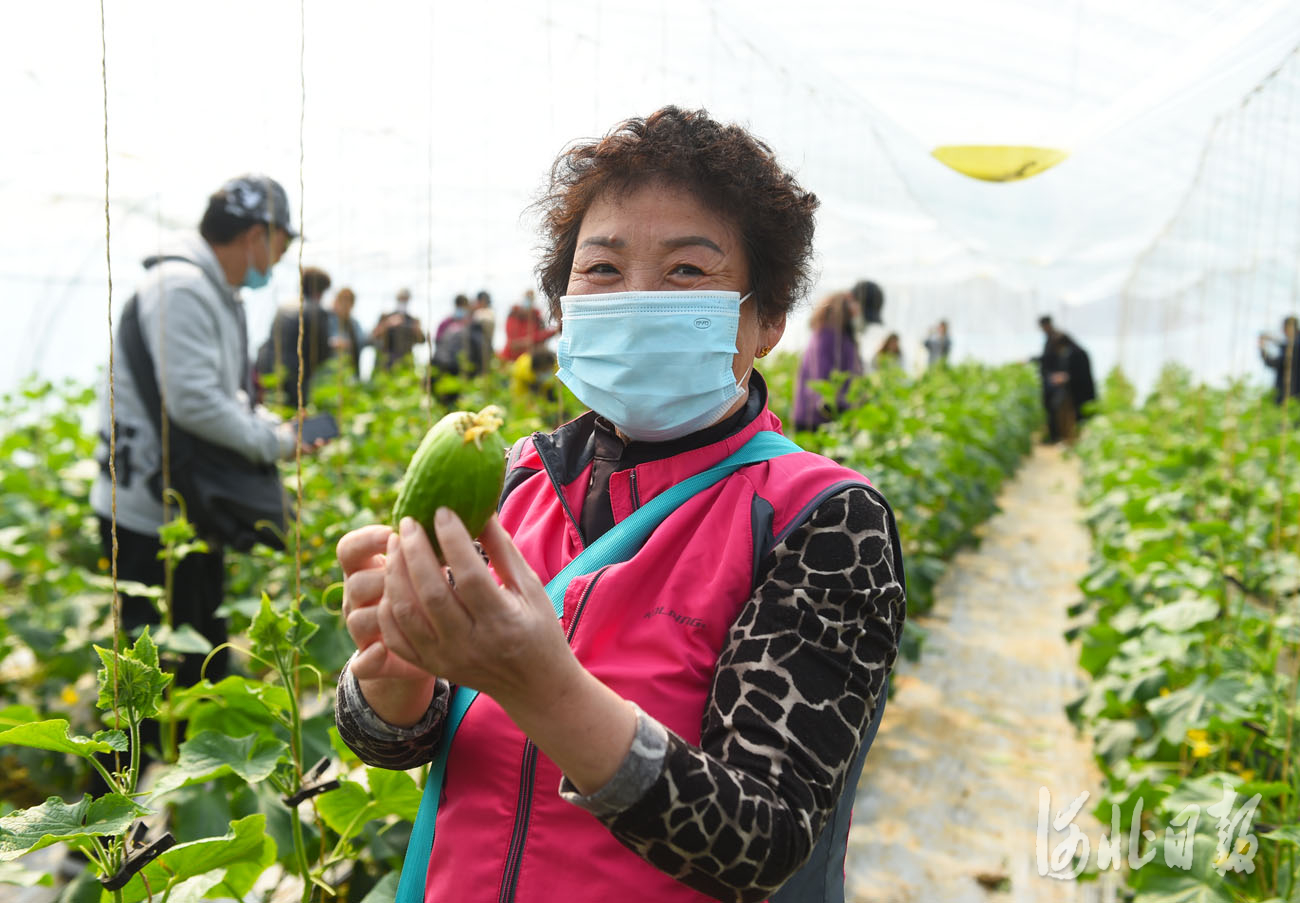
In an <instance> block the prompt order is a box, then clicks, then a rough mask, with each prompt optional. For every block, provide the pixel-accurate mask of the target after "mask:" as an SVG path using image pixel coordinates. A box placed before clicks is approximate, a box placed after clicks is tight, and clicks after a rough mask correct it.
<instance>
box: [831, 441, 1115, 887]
mask: <svg viewBox="0 0 1300 903" xmlns="http://www.w3.org/2000/svg"><path fill="white" fill-rule="evenodd" d="M1078 481H1079V475H1078V464H1077V461H1075V460H1074V459H1072V458H1068V457H1065V456H1063V455H1062V454H1061V452H1060V451H1059V450H1058V449H1057V448H1055V447H1042V446H1039V447H1037V448H1036V450H1035V452H1034V453H1033V455H1032V456H1030V458H1028V459H1027V460H1026V462H1025V464H1024V466H1023V467H1022V468H1021V470H1020V472H1019V473H1018V474H1017V475H1016V476H1015V477H1014V478H1013V479H1012V480H1010V481H1009V482H1008V483H1007V485H1006V486H1005V487H1004V489H1003V492H1002V495H1001V497H1000V499H999V505H1000V507H1001V511H1000V513H998V514H997V515H995V516H994V517H993V518H992V519H991V520H990V521H989V522H988V523H987V524H985V525H984V527H983V528H982V531H981V533H982V536H983V540H982V542H981V544H980V546H979V547H978V548H976V549H971V550H967V551H964V552H962V553H961V554H959V555H958V556H957V558H956V559H955V560H954V562H953V564H952V566H951V567H950V568H949V570H948V573H947V574H946V575H945V576H944V578H943V579H942V581H941V582H940V584H939V586H938V588H937V593H936V605H935V608H934V611H933V612H932V613H931V614H930V615H929V616H927V617H925V618H918V619H917V622H918V623H919V624H920V625H921V626H922V627H923V628H924V629H925V630H926V632H927V637H926V641H925V646H924V650H923V654H922V658H921V660H920V661H916V662H904V663H902V664H901V665H900V666H899V667H898V668H897V669H896V671H895V674H894V688H895V691H896V692H895V693H894V696H893V698H892V699H891V700H890V701H889V704H888V708H886V710H885V718H884V722H883V723H882V725H881V729H880V733H879V735H878V736H877V737H876V741H875V745H874V746H873V748H872V750H871V753H870V755H869V756H868V758H867V765H866V771H865V773H864V774H863V777H862V782H861V784H860V785H859V788H858V796H857V803H856V805H855V807H854V827H853V829H852V834H851V836H850V847H849V860H848V886H847V898H848V899H849V900H852V901H856V903H868V901H870V903H912V901H917V903H920V901H926V903H930V901H939V900H942V901H944V903H966V901H980V903H985V901H995V903H1000V901H1017V903H1019V901H1026V903H1048V901H1052V903H1056V901H1070V900H1077V901H1084V900H1093V899H1097V898H1098V896H1099V893H1100V891H1099V889H1098V887H1097V885H1096V884H1076V883H1075V882H1072V881H1060V880H1056V879H1053V878H1047V877H1041V876H1040V874H1039V869H1038V863H1037V856H1036V849H1035V840H1036V835H1037V828H1038V811H1039V788H1040V787H1046V788H1047V789H1048V791H1049V792H1050V794H1051V803H1050V806H1051V814H1052V817H1055V816H1056V814H1057V813H1058V812H1059V811H1060V810H1061V809H1062V808H1064V807H1065V806H1067V805H1068V804H1069V803H1070V802H1072V801H1073V800H1074V799H1075V798H1076V797H1077V796H1078V795H1079V794H1080V793H1081V792H1082V791H1085V790H1087V791H1088V792H1089V793H1090V794H1091V796H1090V801H1089V802H1088V803H1087V804H1086V805H1085V806H1084V807H1083V808H1084V813H1085V815H1084V816H1080V817H1079V818H1077V819H1075V823H1076V824H1077V825H1079V827H1080V829H1081V830H1082V831H1083V832H1084V833H1085V835H1087V836H1088V837H1093V838H1095V837H1096V836H1097V832H1096V830H1095V827H1094V826H1093V824H1092V823H1091V822H1090V821H1088V820H1087V817H1086V814H1087V813H1088V812H1090V810H1091V809H1092V808H1093V805H1094V802H1095V800H1096V798H1097V794H1096V791H1097V786H1098V781H1099V775H1098V772H1097V771H1096V769H1095V767H1094V765H1093V760H1092V755H1091V752H1090V749H1089V746H1088V744H1087V742H1086V741H1085V740H1084V739H1083V738H1080V737H1078V736H1076V733H1075V730H1074V728H1073V726H1072V725H1071V724H1070V723H1069V721H1068V720H1067V718H1066V716H1065V713H1064V710H1063V709H1064V706H1065V704H1066V703H1067V702H1068V701H1070V700H1071V699H1074V698H1075V697H1076V696H1078V695H1079V693H1080V691H1081V689H1082V686H1083V683H1082V679H1083V676H1084V675H1083V672H1081V671H1080V670H1079V669H1078V667H1077V665H1076V663H1077V661H1078V653H1077V650H1076V649H1073V648H1071V646H1070V644H1068V643H1067V642H1066V640H1065V639H1064V636H1063V634H1064V631H1065V630H1066V628H1067V626H1068V617H1067V614H1066V608H1067V607H1068V606H1069V605H1070V604H1071V603H1072V602H1073V601H1075V600H1076V599H1077V598H1078V588H1077V583H1078V580H1079V578H1080V577H1081V576H1082V574H1083V573H1084V571H1085V570H1086V568H1087V566H1088V555H1089V548H1090V545H1089V537H1088V533H1087V531H1086V529H1085V528H1084V527H1083V526H1082V525H1081V523H1080V511H1079V508H1078V506H1077V504H1076V502H1075V498H1076V494H1077V489H1078ZM1061 839H1062V835H1060V834H1056V833H1052V834H1051V835H1050V836H1049V846H1048V850H1049V854H1050V851H1051V849H1052V848H1053V847H1055V846H1056V845H1057V844H1059V843H1060V841H1061Z"/></svg>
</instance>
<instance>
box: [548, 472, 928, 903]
mask: <svg viewBox="0 0 1300 903" xmlns="http://www.w3.org/2000/svg"><path fill="white" fill-rule="evenodd" d="M905 611H906V601H905V592H904V583H903V570H902V559H901V555H900V552H899V549H898V533H897V528H896V526H895V524H894V516H893V513H892V512H891V511H890V509H889V506H888V504H887V503H886V502H885V500H884V498H883V497H881V496H880V494H879V493H877V492H876V491H875V490H874V489H870V488H867V487H854V488H851V489H847V490H845V491H843V492H841V493H839V494H837V495H834V496H832V497H831V498H829V499H828V500H826V501H825V502H823V503H822V504H821V505H820V506H818V508H817V509H816V510H815V511H814V512H813V514H812V516H811V517H810V518H809V519H808V520H807V521H806V522H805V523H804V524H803V525H802V526H800V527H798V528H797V529H795V530H794V531H793V532H792V533H790V534H789V536H788V537H786V539H785V540H784V541H783V542H781V543H780V544H779V545H778V546H777V547H776V548H775V549H774V550H773V551H772V553H771V554H770V555H769V556H768V558H767V559H766V560H765V561H764V562H763V566H762V572H761V574H760V579H759V583H758V586H757V589H756V590H755V593H754V595H753V597H752V598H751V599H750V600H749V602H748V603H747V604H746V606H745V608H744V609H743V611H742V612H741V614H740V617H739V618H738V619H737V621H736V623H735V624H734V625H733V626H732V629H731V634H730V637H729V639H728V642H727V645H726V647H725V648H724V649H723V651H722V655H721V657H720V658H719V660H718V667H717V671H716V673H715V675H714V681H713V689H712V693H711V698H710V701H709V705H708V708H707V710H706V712H705V716H704V723H703V735H702V738H701V742H700V746H699V747H693V746H691V745H690V744H688V743H687V742H686V741H684V740H682V739H681V738H680V737H678V736H676V735H674V734H672V733H671V732H667V731H666V730H664V733H666V734H667V737H668V743H667V749H666V751H665V752H664V753H663V759H662V766H661V767H660V769H659V770H658V772H657V777H656V778H655V779H654V781H653V782H652V783H650V784H649V786H648V789H646V790H645V792H644V793H642V794H641V795H640V797H639V798H638V799H636V801H635V802H633V803H632V804H631V805H629V806H627V807H626V808H623V809H622V810H621V811H618V812H612V813H611V812H605V811H600V810H597V809H595V808H594V807H593V814H596V815H597V817H599V818H600V819H601V820H602V822H604V824H605V825H606V826H607V827H608V828H609V830H610V831H611V832H612V833H613V835H614V836H615V837H616V838H617V839H618V840H619V842H620V843H622V844H623V845H624V846H626V847H628V848H629V849H631V850H632V851H634V852H635V853H637V854H638V855H639V856H641V857H642V858H643V859H645V860H646V861H648V862H650V863H651V864H652V865H654V866H655V867H657V868H659V869H660V870H662V871H664V872H667V873H668V874H669V875H672V876H673V877H674V878H676V879H677V880H679V881H681V882H682V883H684V884H686V885H689V886H690V887H693V888H695V889H696V890H700V891H703V892H704V893H707V894H710V895H712V896H714V897H716V898H717V899H719V900H736V901H756V900H763V899H766V898H767V897H768V896H769V895H770V894H771V893H772V892H773V891H774V890H776V889H777V888H779V887H780V886H781V884H783V883H784V882H785V881H786V879H788V878H789V877H790V876H791V875H792V874H794V872H795V871H797V870H798V868H799V867H800V866H801V865H802V864H803V862H804V861H805V860H806V859H807V857H808V856H809V854H810V853H811V851H812V848H813V844H814V842H815V839H816V838H817V836H818V834H819V833H820V831H821V829H822V826H823V825H824V824H825V822H826V820H827V818H828V817H829V816H830V814H831V812H832V811H833V809H834V807H835V804H836V802H837V800H838V799H839V796H840V793H841V791H842V790H843V787H844V782H845V779H846V775H847V773H848V771H849V769H850V767H851V765H852V763H853V761H854V758H855V756H856V754H857V751H858V747H859V743H860V741H861V738H862V736H863V733H864V732H865V731H866V729H867V726H868V725H869V724H870V723H871V720H872V717H873V716H874V714H875V711H876V709H877V707H878V706H879V705H880V704H881V703H882V702H883V700H882V698H881V695H882V693H883V692H884V686H885V679H886V677H887V676H888V674H889V672H890V669H891V668H892V667H893V664H894V660H895V658H896V656H897V653H898V645H899V640H900V637H901V635H902V629H903V619H904V616H905ZM567 789H572V788H567Z"/></svg>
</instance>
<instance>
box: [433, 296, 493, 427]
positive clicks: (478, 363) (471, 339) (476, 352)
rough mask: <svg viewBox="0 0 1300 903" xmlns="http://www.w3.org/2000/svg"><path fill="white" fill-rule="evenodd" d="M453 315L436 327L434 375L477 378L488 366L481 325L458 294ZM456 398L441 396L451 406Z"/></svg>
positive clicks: (489, 348) (466, 300)
mask: <svg viewBox="0 0 1300 903" xmlns="http://www.w3.org/2000/svg"><path fill="white" fill-rule="evenodd" d="M454 303H455V306H454V307H453V309H452V315H451V316H450V317H448V318H447V319H445V320H443V321H442V322H441V323H439V324H438V334H437V338H436V339H435V340H434V345H433V360H432V361H431V364H432V367H433V369H434V370H436V371H437V373H435V374H434V380H435V381H436V380H437V374H447V375H450V376H465V377H472V376H478V375H479V374H480V373H482V372H483V371H484V370H485V369H486V368H487V366H488V361H489V360H490V359H491V357H492V345H491V343H490V342H489V340H488V337H487V330H486V329H485V327H484V325H483V322H482V320H481V319H479V318H478V317H475V316H474V315H473V313H472V306H471V305H470V301H469V298H467V297H466V296H465V295H457V296H456V300H455V302H454ZM455 398H456V396H454V395H444V396H440V400H441V401H443V403H444V404H451V403H452V402H454V401H455Z"/></svg>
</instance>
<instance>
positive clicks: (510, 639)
mask: <svg viewBox="0 0 1300 903" xmlns="http://www.w3.org/2000/svg"><path fill="white" fill-rule="evenodd" d="M399 527H400V534H399V535H394V536H393V537H392V538H390V540H389V543H388V555H387V566H386V572H385V575H384V595H383V598H382V600H381V601H380V603H379V626H380V630H381V632H382V635H383V640H384V643H385V645H387V647H388V648H389V649H390V650H391V651H392V652H393V653H395V654H396V655H398V656H400V657H401V658H403V659H405V660H406V661H408V662H411V663H412V664H414V665H416V666H418V667H419V668H421V669H423V670H425V671H427V672H428V673H430V674H435V675H438V676H439V677H443V678H446V679H447V680H449V681H451V682H452V683H454V684H458V685H461V686H467V687H472V688H473V689H476V690H479V691H480V692H483V693H486V694H488V695H489V696H491V697H493V698H494V699H496V700H497V701H498V702H499V703H501V704H502V705H507V706H508V705H509V704H510V703H512V702H513V703H523V704H525V705H526V704H527V700H528V699H529V697H530V696H532V695H534V694H536V693H538V692H547V690H546V689H544V688H545V687H547V686H548V685H549V688H550V689H553V688H554V687H555V682H556V681H557V680H558V681H559V682H560V683H561V684H562V683H563V682H564V680H565V678H566V676H571V675H572V669H573V668H575V667H578V664H577V660H576V659H575V658H574V657H573V654H572V652H571V650H570V649H569V644H568V642H567V641H566V639H565V637H564V632H563V630H562V629H561V627H560V622H559V620H558V619H557V618H556V617H555V612H554V610H553V609H552V608H551V602H550V599H549V597H548V596H547V595H546V589H545V587H543V585H542V582H541V580H540V579H539V578H538V576H537V574H536V573H535V572H534V571H533V569H532V568H531V567H529V565H528V562H527V561H525V560H524V557H523V555H522V554H521V553H520V552H519V550H518V549H517V548H516V547H515V544H514V542H513V541H512V540H511V538H510V535H509V534H508V533H507V532H506V531H505V528H503V527H502V526H501V523H500V522H499V521H498V520H497V518H496V516H495V515H494V516H493V517H492V518H490V519H489V520H488V523H487V526H486V527H485V528H484V529H483V533H482V535H481V536H480V541H481V542H482V544H483V549H484V551H486V552H487V555H488V558H489V560H491V562H492V566H493V568H495V570H496V573H497V576H498V577H499V578H500V580H501V583H500V584H498V583H497V581H496V580H495V579H493V576H492V572H491V571H490V570H489V569H488V566H487V564H486V563H485V562H484V561H483V558H482V556H481V555H480V554H479V552H478V549H477V548H475V546H474V541H473V539H472V538H471V537H470V535H469V533H468V531H466V529H465V525H464V524H462V523H461V521H460V518H458V517H457V516H456V515H455V514H454V513H453V512H452V511H450V510H449V509H446V508H441V509H439V510H438V513H437V515H436V517H435V519H434V529H435V530H436V531H437V534H438V543H439V545H440V546H441V548H442V551H443V555H444V557H445V559H446V560H445V561H443V562H441V563H440V562H439V561H438V557H437V556H436V555H435V554H434V551H433V546H432V544H431V543H430V542H429V539H428V536H427V535H426V534H425V532H424V530H423V529H422V528H421V527H420V525H419V524H418V523H416V522H415V521H414V520H413V519H411V518H403V520H402V523H401V524H400V525H399ZM444 564H445V565H446V567H447V568H448V569H450V571H451V573H452V574H453V575H454V578H455V587H454V588H453V586H452V584H451V582H449V581H448V579H447V573H446V571H445V570H444V569H443V565H444Z"/></svg>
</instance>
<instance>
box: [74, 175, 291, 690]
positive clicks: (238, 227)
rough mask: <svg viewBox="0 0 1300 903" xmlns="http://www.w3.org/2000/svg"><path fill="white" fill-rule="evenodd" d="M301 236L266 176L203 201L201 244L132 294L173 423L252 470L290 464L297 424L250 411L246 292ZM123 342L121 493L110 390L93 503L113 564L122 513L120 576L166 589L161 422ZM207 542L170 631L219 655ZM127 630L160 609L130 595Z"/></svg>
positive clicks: (180, 588) (185, 572)
mask: <svg viewBox="0 0 1300 903" xmlns="http://www.w3.org/2000/svg"><path fill="white" fill-rule="evenodd" d="M296 237H297V233H296V232H295V231H294V229H293V227H292V225H291V222H290V217H289V203H288V197H287V195H286V194H285V191H284V188H283V187H281V186H280V184H279V183H278V182H276V181H275V180H273V179H270V178H268V177H266V176H261V175H246V176H241V177H239V178H235V179H231V180H230V181H229V182H227V183H226V184H224V185H223V186H222V187H221V188H220V189H219V190H218V191H217V192H216V193H215V194H213V195H212V196H211V197H210V198H209V199H208V207H207V212H206V213H205V214H204V216H203V220H202V222H201V223H200V225H199V230H198V232H197V233H189V234H184V235H180V236H178V237H177V238H176V239H175V241H174V243H173V244H172V245H171V246H170V247H168V248H166V249H165V251H164V253H161V254H158V255H155V256H152V257H150V258H148V259H146V260H145V261H144V265H145V268H146V273H145V276H144V279H143V281H142V282H141V283H140V285H139V287H138V290H137V293H136V298H137V301H136V304H137V311H138V314H139V323H140V333H141V337H142V339H143V343H144V346H145V348H146V349H147V350H148V353H149V358H150V359H151V360H152V362H153V364H154V372H155V374H156V381H157V387H158V393H159V394H160V395H161V396H162V400H163V404H164V406H165V408H166V412H167V415H168V417H169V419H170V420H171V422H172V423H174V424H176V425H177V426H179V427H181V428H183V429H184V430H186V431H188V432H189V433H192V434H193V435H195V436H197V437H199V438H201V439H204V440H206V441H207V442H209V443H212V444H214V445H218V446H221V447H222V448H225V449H229V450H230V453H231V454H232V455H240V456H242V457H244V458H245V459H247V460H249V461H252V462H255V463H268V462H273V461H275V460H276V459H278V458H287V457H292V456H293V454H294V451H295V447H296V435H295V431H294V429H293V424H290V423H280V422H278V421H276V420H274V419H271V418H269V417H267V416H265V415H263V414H262V413H259V412H258V411H255V410H254V407H253V404H252V401H251V399H252V368H251V366H250V362H249V357H248V329H247V325H246V321H245V317H244V303H243V300H242V299H241V298H240V294H239V289H240V287H247V288H260V287H262V286H264V285H266V283H267V282H268V281H269V279H270V272H271V267H273V266H274V265H275V264H276V263H277V262H278V261H279V260H280V258H281V256H282V255H283V254H284V252H285V249H286V248H287V247H288V245H289V243H290V242H291V241H292V240H293V239H294V238H296ZM122 341H123V338H122V331H121V330H120V329H119V330H118V331H117V334H116V336H115V339H114V361H115V365H114V369H113V373H112V389H113V412H114V413H113V417H115V418H116V431H115V432H116V446H117V447H116V454H115V455H114V459H115V460H114V463H115V469H116V492H114V487H113V481H112V480H111V479H110V475H109V467H108V459H109V455H108V445H109V428H108V424H109V423H110V422H111V418H110V414H109V410H110V409H109V399H108V392H107V391H105V392H104V395H103V398H102V399H101V406H100V422H101V424H103V426H102V428H101V431H100V434H99V439H100V442H99V449H98V451H97V455H96V456H97V458H98V460H99V462H100V464H101V474H100V476H99V478H98V479H97V480H96V481H95V483H94V485H93V486H92V487H91V493H90V501H91V505H92V507H93V508H94V509H95V513H96V514H98V515H99V520H100V536H101V538H102V540H103V542H104V548H105V554H106V555H108V554H111V552H112V538H111V533H110V524H111V518H112V516H113V514H114V513H116V517H117V544H118V549H117V561H118V576H119V577H120V578H123V579H126V580H135V581H138V582H140V583H144V584H148V585H152V586H161V585H163V582H164V579H163V578H164V572H163V562H162V561H160V560H159V559H158V552H159V551H160V550H161V548H162V545H161V543H160V541H159V537H158V528H159V527H160V526H162V524H163V523H164V522H165V520H166V519H167V516H168V515H166V514H165V513H164V509H163V501H162V499H161V498H160V497H159V495H158V486H159V485H160V484H159V481H158V480H157V479H156V475H157V474H159V473H160V472H161V469H162V466H163V461H162V442H161V440H160V437H159V435H158V431H157V430H156V429H155V427H154V419H153V418H154V416H156V415H157V413H158V412H156V411H155V412H152V414H151V412H150V411H149V410H147V408H146V406H145V402H144V401H143V400H142V393H141V391H140V388H139V387H138V386H136V385H135V381H134V380H133V378H132V375H131V372H130V368H129V367H128V366H126V363H125V361H126V356H125V354H126V353H125V351H124V348H123V345H122ZM105 388H106V389H107V388H108V387H107V385H106V386H105ZM151 478H154V479H151ZM170 516H174V513H173V514H172V515H170ZM204 538H205V539H206V540H207V541H208V544H209V551H208V552H206V553H200V554H190V555H188V556H186V557H185V558H184V559H183V560H182V561H181V562H180V563H179V565H177V567H176V569H175V572H174V574H173V584H172V621H173V623H174V624H175V625H176V626H178V627H179V626H181V625H182V624H189V625H191V626H193V627H194V628H195V629H196V630H197V631H198V632H199V633H201V634H202V635H203V636H204V637H206V638H207V640H208V641H209V642H211V643H212V644H213V645H214V646H216V645H219V644H221V643H224V642H225V640H226V636H227V635H226V625H225V621H224V619H222V618H218V617H217V615H216V610H217V607H218V606H219V605H220V604H221V602H222V596H223V592H224V588H225V560H224V551H223V549H222V547H221V544H220V542H219V541H216V540H214V539H213V538H211V537H204ZM122 620H123V627H124V628H125V629H126V630H127V631H128V632H130V631H131V630H133V629H135V628H137V627H139V626H141V625H143V624H147V623H157V622H158V620H159V615H158V611H157V606H156V605H155V603H153V602H152V601H151V600H149V599H147V598H143V597H139V596H123V606H122ZM203 658H204V656H202V655H198V654H194V655H186V656H185V657H184V661H183V663H182V665H181V667H180V669H179V670H178V672H177V681H178V684H179V685H182V686H185V685H191V684H194V683H197V682H198V679H199V676H200V675H199V671H200V668H201V666H202V662H203ZM225 670H226V656H225V653H224V652H223V653H219V654H218V655H217V656H214V658H213V661H212V662H211V663H209V665H208V669H207V672H206V673H207V676H208V677H209V678H211V679H213V680H218V679H220V678H221V677H222V676H224V674H225Z"/></svg>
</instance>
